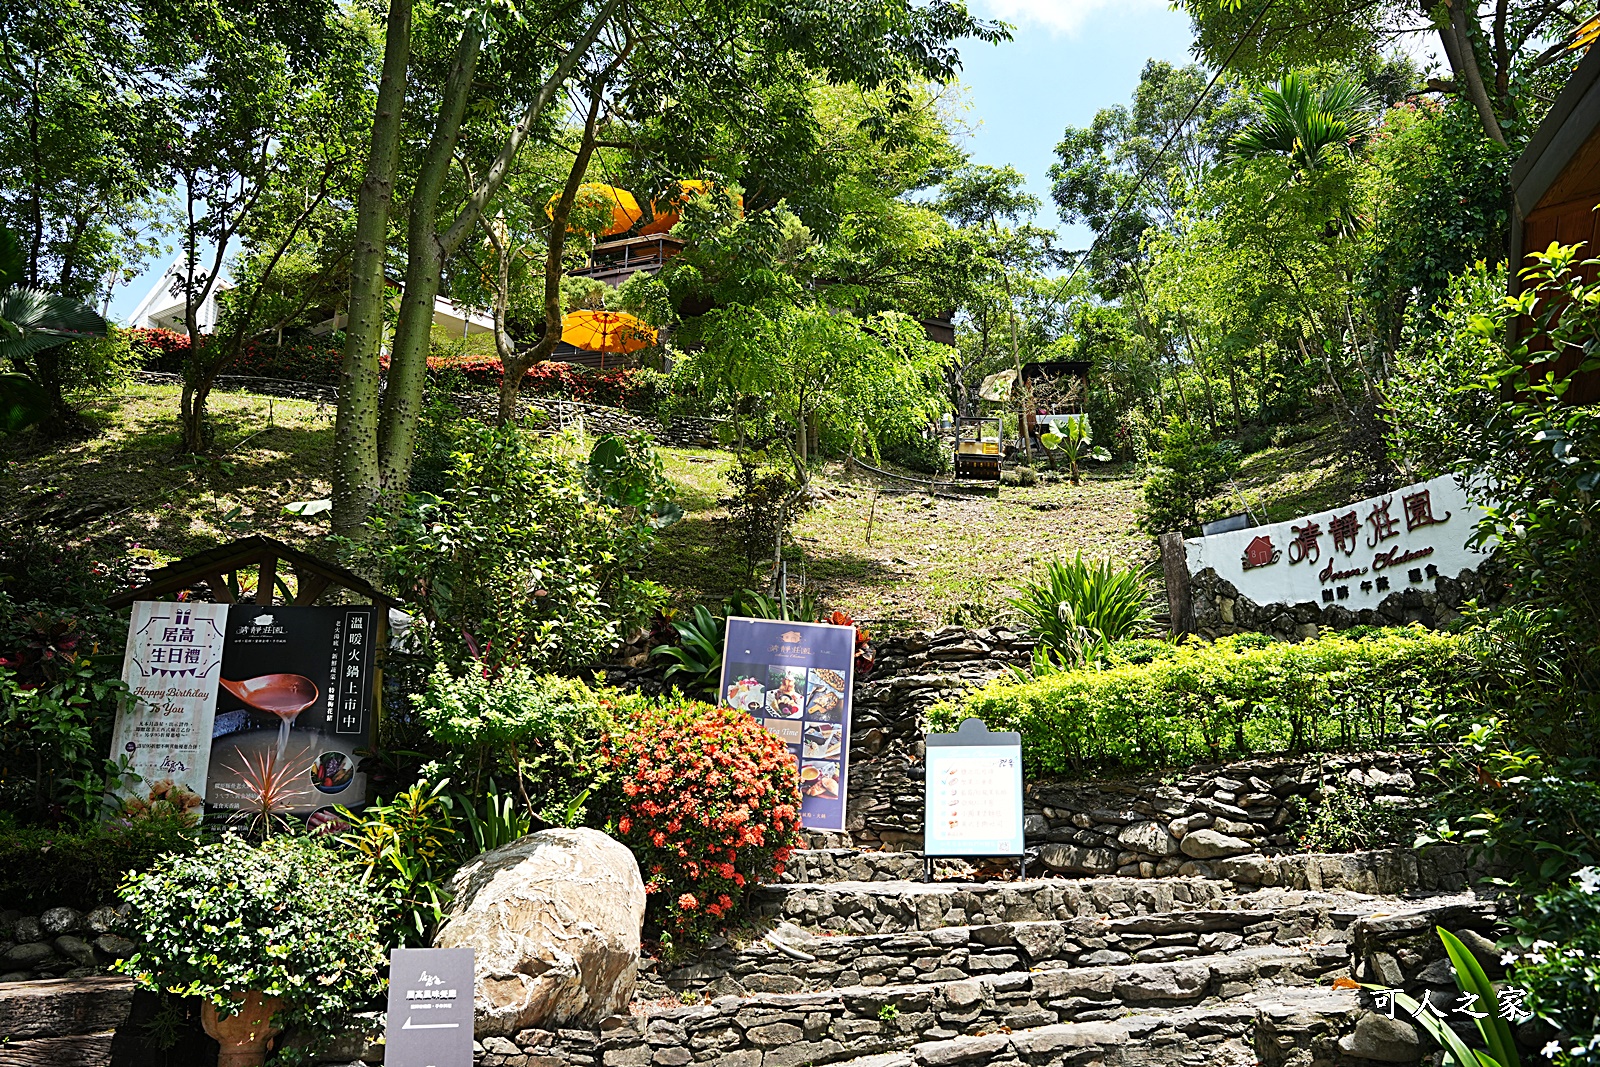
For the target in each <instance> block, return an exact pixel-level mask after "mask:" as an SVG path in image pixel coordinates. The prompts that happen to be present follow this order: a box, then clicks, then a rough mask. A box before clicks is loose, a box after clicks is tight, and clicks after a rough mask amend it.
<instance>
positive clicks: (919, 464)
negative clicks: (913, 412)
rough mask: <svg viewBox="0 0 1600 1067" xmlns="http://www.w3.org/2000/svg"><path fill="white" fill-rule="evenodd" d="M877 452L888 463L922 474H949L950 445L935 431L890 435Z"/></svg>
mask: <svg viewBox="0 0 1600 1067" xmlns="http://www.w3.org/2000/svg"><path fill="white" fill-rule="evenodd" d="M879 454H880V455H881V456H882V457H883V459H884V460H885V461H887V462H889V463H894V464H898V465H899V466H901V467H904V468H905V469H906V470H911V471H918V472H920V473H922V474H949V473H950V468H951V463H952V461H951V458H950V446H949V445H948V444H947V443H945V441H944V440H943V439H942V438H940V436H939V435H938V434H935V433H908V434H905V435H904V436H901V437H892V438H890V439H889V440H888V442H886V443H885V444H884V445H883V446H882V447H881V448H880V449H879Z"/></svg>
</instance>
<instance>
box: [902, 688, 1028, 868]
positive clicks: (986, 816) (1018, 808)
mask: <svg viewBox="0 0 1600 1067" xmlns="http://www.w3.org/2000/svg"><path fill="white" fill-rule="evenodd" d="M923 740H924V742H925V744H926V750H925V752H926V755H925V759H924V768H923V771H924V778H923V803H924V813H925V819H924V822H923V827H924V829H923V840H922V852H923V855H925V856H1021V855H1023V854H1024V852H1025V851H1026V849H1025V845H1024V842H1023V838H1022V735H1021V734H1018V733H990V732H989V728H988V727H987V726H985V725H984V724H983V723H982V722H981V721H980V720H978V719H967V720H966V721H965V722H963V723H962V724H961V725H960V726H959V727H958V728H957V729H956V732H955V733H953V734H929V735H928V736H927V737H926V738H924V739H923Z"/></svg>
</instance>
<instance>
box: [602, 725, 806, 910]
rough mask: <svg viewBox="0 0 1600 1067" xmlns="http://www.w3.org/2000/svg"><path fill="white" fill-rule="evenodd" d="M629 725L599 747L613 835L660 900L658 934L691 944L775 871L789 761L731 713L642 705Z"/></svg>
mask: <svg viewBox="0 0 1600 1067" xmlns="http://www.w3.org/2000/svg"><path fill="white" fill-rule="evenodd" d="M631 727H632V728H631V729H629V730H628V731H627V732H625V733H622V734H621V735H620V736H619V737H618V738H617V739H616V740H615V741H613V742H612V744H611V746H610V751H609V756H610V761H611V765H612V767H613V768H614V769H615V770H616V772H617V773H618V775H619V776H620V779H621V785H622V801H623V805H622V806H623V815H622V816H621V818H619V819H618V821H617V834H618V836H619V837H620V838H621V839H622V841H623V842H624V843H625V844H627V845H628V846H629V847H630V848H632V849H633V852H634V855H635V856H637V857H638V859H639V866H640V868H641V869H642V870H643V872H644V875H645V882H646V884H645V889H646V891H647V892H648V893H650V894H651V895H652V896H654V897H656V898H657V900H660V901H663V902H664V903H665V906H664V907H662V908H660V909H659V910H658V912H657V914H658V916H659V920H658V921H659V922H660V923H661V927H662V931H663V933H664V934H666V935H667V936H669V937H673V938H682V939H685V940H696V939H700V938H703V937H705V936H708V935H709V934H710V933H711V932H712V931H713V930H715V929H716V927H717V926H718V925H719V920H721V919H723V917H724V916H727V915H729V914H730V913H732V912H733V911H734V909H736V908H737V907H738V906H739V901H740V899H741V898H742V897H743V896H744V891H745V888H746V887H747V886H749V885H750V884H751V883H753V882H759V881H761V880H762V879H765V878H771V877H774V876H776V875H779V874H782V873H783V865H784V863H785V861H787V860H788V858H789V853H790V850H791V849H792V848H793V845H794V840H795V832H796V830H798V829H799V826H800V793H799V783H798V781H797V779H796V777H795V766H794V760H793V758H791V757H790V755H789V752H788V749H787V748H785V747H784V744H783V742H782V741H780V740H778V739H777V738H776V737H774V736H773V735H772V734H771V733H769V732H767V730H766V729H764V728H763V727H762V726H761V724H760V723H758V722H756V721H755V720H754V719H752V718H751V717H750V716H749V715H746V714H744V713H742V712H738V711H734V710H733V709H731V708H716V709H712V708H707V707H706V706H705V705H703V704H693V703H683V704H669V705H665V706H661V707H652V708H648V709H645V710H643V711H641V712H640V713H639V717H638V719H637V721H635V722H634V723H632V724H631Z"/></svg>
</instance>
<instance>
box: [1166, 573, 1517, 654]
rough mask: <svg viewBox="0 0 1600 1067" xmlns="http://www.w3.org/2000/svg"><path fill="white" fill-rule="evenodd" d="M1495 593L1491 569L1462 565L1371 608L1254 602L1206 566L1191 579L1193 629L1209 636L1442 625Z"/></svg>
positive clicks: (1301, 636) (1303, 635) (1308, 634)
mask: <svg viewBox="0 0 1600 1067" xmlns="http://www.w3.org/2000/svg"><path fill="white" fill-rule="evenodd" d="M1499 593H1500V585H1499V582H1498V581H1497V579H1496V578H1495V577H1494V576H1493V575H1492V573H1491V574H1488V575H1486V574H1484V573H1483V572H1481V571H1475V570H1463V571H1462V572H1461V573H1460V574H1458V575H1456V576H1455V577H1454V578H1452V577H1450V576H1448V575H1444V574H1441V575H1438V576H1437V577H1436V578H1434V579H1433V587H1432V588H1431V589H1430V588H1427V587H1425V586H1409V587H1407V588H1405V589H1402V590H1398V591H1396V592H1394V593H1391V594H1390V595H1389V596H1387V597H1385V598H1384V599H1383V601H1382V603H1380V604H1379V605H1378V606H1377V607H1375V608H1363V609H1361V610H1360V611H1351V610H1350V609H1349V608H1346V607H1343V606H1341V605H1339V604H1337V603H1333V604H1320V603H1314V602H1311V601H1307V602H1305V603H1301V604H1276V603H1275V604H1258V603H1256V602H1255V601H1254V600H1251V599H1250V598H1249V597H1247V596H1244V595H1242V594H1241V593H1240V592H1239V590H1238V588H1237V587H1236V586H1235V585H1234V584H1233V583H1232V582H1230V581H1228V580H1227V579H1225V578H1222V577H1220V576H1219V575H1218V574H1217V572H1216V571H1214V570H1212V569H1211V568H1209V567H1207V568H1206V569H1205V570H1203V571H1201V572H1200V573H1199V574H1196V575H1194V576H1193V577H1192V578H1190V579H1189V599H1190V610H1191V612H1192V617H1193V623H1194V629H1195V632H1196V633H1198V634H1199V635H1200V636H1202V637H1209V638H1217V637H1225V636H1227V635H1229V634H1238V633H1263V634H1268V635H1270V636H1272V637H1276V638H1279V639H1281V640H1284V641H1300V640H1305V639H1307V638H1313V637H1316V636H1317V635H1318V634H1319V633H1321V632H1322V631H1324V630H1348V629H1350V628H1351V627H1352V626H1403V625H1405V624H1407V623H1413V622H1414V623H1419V624H1421V625H1423V626H1426V627H1428V628H1429V629H1443V628H1444V627H1446V626H1448V625H1450V624H1451V623H1453V622H1455V621H1456V620H1457V619H1459V618H1460V617H1461V606H1462V605H1463V604H1465V603H1467V602H1468V601H1469V600H1476V601H1477V602H1478V603H1480V604H1484V605H1488V604H1490V603H1493V602H1495V601H1497V600H1498V598H1499Z"/></svg>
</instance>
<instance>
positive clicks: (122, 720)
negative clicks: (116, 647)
mask: <svg viewBox="0 0 1600 1067" xmlns="http://www.w3.org/2000/svg"><path fill="white" fill-rule="evenodd" d="M227 622H228V606H227V605H226V604H200V603H196V604H174V603H161V602H157V601H153V600H136V601H134V604H133V612H132V617H131V618H130V619H129V622H128V646H127V650H126V651H125V652H124V653H123V657H122V680H123V681H124V682H126V683H127V685H128V696H127V697H126V698H124V699H123V701H122V702H121V704H120V705H119V706H118V708H117V720H116V724H115V725H114V726H113V727H112V730H111V758H112V759H113V760H119V759H121V758H126V760H127V764H126V766H127V767H128V769H129V770H130V771H132V772H133V773H134V774H136V775H138V776H139V777H138V780H136V781H129V780H126V779H124V781H123V783H122V785H121V787H120V789H119V791H120V792H123V793H137V794H139V795H144V794H146V793H148V792H149V791H150V787H151V786H154V785H156V784H158V783H160V782H163V781H170V782H172V783H173V784H174V785H177V786H182V787H183V788H185V789H187V790H189V791H190V792H192V793H194V794H196V795H204V793H205V789H206V768H207V764H208V763H209V762H210V759H211V726H212V718H213V716H214V715H215V713H216V709H217V678H218V668H219V667H220V666H221V663H222V647H223V632H224V629H225V628H226V626H227Z"/></svg>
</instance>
